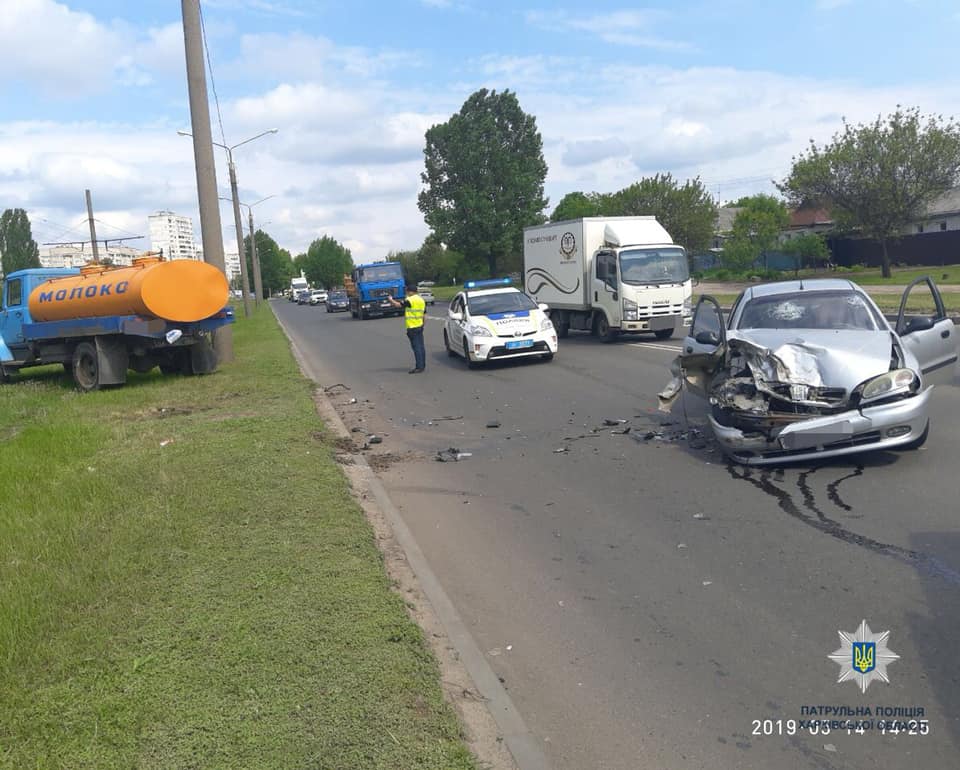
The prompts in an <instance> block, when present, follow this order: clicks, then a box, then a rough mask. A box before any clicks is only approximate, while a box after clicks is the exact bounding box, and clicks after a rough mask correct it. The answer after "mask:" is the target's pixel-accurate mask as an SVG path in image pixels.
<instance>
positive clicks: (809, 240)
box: [780, 233, 830, 272]
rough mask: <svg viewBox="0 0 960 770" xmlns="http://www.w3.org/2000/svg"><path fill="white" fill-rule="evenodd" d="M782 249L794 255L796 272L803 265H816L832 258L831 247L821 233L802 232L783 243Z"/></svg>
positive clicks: (785, 252)
mask: <svg viewBox="0 0 960 770" xmlns="http://www.w3.org/2000/svg"><path fill="white" fill-rule="evenodd" d="M780 250H781V251H782V252H783V253H784V254H788V255H790V256H791V257H793V269H794V272H798V271H799V270H800V268H801V267H816V266H817V265H818V264H819V263H821V262H825V261H827V260H829V259H830V249H829V247H828V246H827V242H826V240H825V239H824V237H823V236H822V235H820V233H802V234H801V235H798V236H797V237H796V238H791V239H790V240H788V241H786V242H785V243H784V244H782V245H781V246H780Z"/></svg>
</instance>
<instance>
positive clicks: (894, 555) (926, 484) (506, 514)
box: [273, 301, 960, 770]
mask: <svg viewBox="0 0 960 770" xmlns="http://www.w3.org/2000/svg"><path fill="white" fill-rule="evenodd" d="M273 307H274V309H275V310H276V312H277V314H278V315H279V316H280V318H281V319H282V320H283V321H284V323H285V324H286V325H287V327H288V328H289V329H290V331H291V334H292V335H293V336H294V338H295V340H296V342H297V344H298V346H299V347H300V348H301V349H302V350H303V352H304V353H305V354H306V355H307V356H308V357H310V359H311V362H312V364H313V365H315V366H316V368H317V371H320V372H322V373H323V374H322V384H323V385H325V386H329V385H333V384H336V383H343V384H344V385H346V386H349V388H350V391H349V392H345V391H344V390H343V389H342V388H334V389H332V390H331V396H332V398H333V400H334V403H335V404H337V405H338V408H339V410H340V411H341V414H342V415H343V416H344V420H345V422H346V424H347V425H348V426H354V427H358V428H362V429H363V430H364V431H373V432H376V433H378V434H380V435H382V436H383V437H384V438H383V444H380V445H376V446H374V447H372V448H371V450H370V453H371V454H376V455H379V457H374V458H372V460H371V461H372V462H373V463H374V464H375V467H379V468H381V469H382V471H381V477H382V479H383V481H384V483H385V485H386V487H387V489H388V491H389V492H390V495H391V497H392V499H393V500H394V502H395V503H396V504H397V505H398V507H399V508H400V510H401V512H402V514H403V517H404V520H405V521H406V523H407V524H408V526H409V527H410V528H411V529H412V531H413V533H414V535H415V537H416V539H417V541H418V543H419V544H420V546H421V548H422V549H423V551H424V553H425V555H426V557H427V559H428V561H429V562H430V564H431V566H432V568H433V570H434V571H435V572H436V574H437V575H438V577H439V578H440V580H441V582H442V584H443V586H444V588H445V589H446V591H447V593H448V594H449V596H450V597H451V599H452V600H453V601H454V603H455V605H456V606H457V609H458V610H459V612H460V614H461V616H462V617H463V618H464V620H465V621H467V622H468V623H469V625H470V627H471V629H472V632H473V634H474V637H475V639H476V640H477V642H478V644H479V645H480V646H481V649H483V650H485V651H487V655H488V659H489V662H490V664H491V665H492V666H493V668H494V670H495V671H496V672H497V674H498V675H499V676H500V677H501V678H502V680H503V681H504V683H505V685H506V687H507V688H508V690H509V693H510V694H511V696H512V697H513V699H514V702H515V703H516V705H517V707H518V708H519V710H520V712H521V714H522V715H523V717H524V719H525V721H526V723H527V725H528V726H529V727H530V728H531V730H532V731H533V732H534V733H535V734H536V735H537V736H538V737H539V738H540V739H542V740H543V742H544V746H545V747H546V751H547V753H548V755H549V757H550V759H551V760H552V762H553V763H554V764H555V766H556V767H557V768H571V769H573V768H576V769H577V770H581V769H583V768H624V769H627V768H630V769H631V770H632V769H634V768H669V769H672V768H711V769H713V770H723V769H725V768H821V769H826V768H863V767H870V768H876V769H877V770H882V769H885V768H891V770H892V769H893V768H897V769H899V768H905V767H916V768H921V767H922V768H956V767H958V766H960V656H958V652H960V644H958V641H957V640H958V639H960V504H958V499H957V498H958V483H957V478H956V476H957V470H956V469H957V459H958V457H960V388H957V387H956V384H958V383H960V380H957V379H955V380H954V385H952V386H945V387H942V388H940V389H938V391H937V392H936V393H935V396H934V399H933V423H932V431H931V436H930V439H929V441H928V443H927V445H926V447H924V448H923V449H922V450H919V451H915V452H910V453H879V454H874V455H864V456H862V457H860V458H859V459H854V460H847V461H835V462H825V463H822V464H820V465H816V466H809V465H808V466H799V467H798V466H792V467H787V468H784V469H780V470H752V471H747V470H744V469H743V468H740V467H738V466H730V465H728V464H726V463H725V462H724V461H723V460H722V459H721V457H720V455H719V452H718V451H717V450H716V449H715V447H714V446H712V442H710V441H709V440H706V439H705V438H703V437H701V436H699V435H697V434H696V433H689V432H687V431H686V430H685V428H688V427H693V428H698V427H700V428H703V427H704V423H703V411H702V408H698V407H697V405H696V404H694V403H693V402H691V401H690V400H688V401H687V402H686V408H685V409H684V408H681V407H675V409H674V414H672V415H663V414H660V413H658V412H657V411H656V393H657V391H658V390H659V389H660V388H661V387H662V386H663V385H664V384H665V383H666V381H667V380H668V379H669V373H668V365H669V362H670V361H671V360H672V358H673V356H674V355H675V352H676V351H675V350H673V348H677V349H679V344H680V343H679V340H671V341H668V342H666V343H659V342H658V343H653V342H649V343H647V342H644V341H642V340H643V338H638V339H636V340H635V341H634V342H633V343H631V342H628V341H621V342H618V343H616V344H613V345H603V344H601V343H600V342H599V341H597V340H595V339H592V338H590V337H587V336H571V337H570V338H569V339H567V340H563V341H562V342H561V346H560V351H559V353H558V354H557V357H556V358H555V360H554V361H553V362H550V363H540V362H509V363H505V364H501V365H498V366H495V367H492V368H489V369H485V370H478V371H470V370H468V369H467V368H466V366H465V365H464V363H463V362H462V361H461V360H459V359H448V358H447V356H446V354H445V352H444V351H443V347H442V343H441V337H440V334H441V324H440V322H439V321H434V320H432V319H430V320H428V322H427V323H428V331H427V347H428V355H427V372H426V373H425V374H422V375H408V374H407V373H406V372H407V369H408V368H410V366H411V365H412V355H411V353H410V349H409V346H408V344H407V341H406V338H405V336H404V332H403V322H402V320H401V319H382V320H372V321H365V322H361V321H356V320H353V319H351V318H350V315H349V314H337V315H329V314H326V313H325V312H324V311H323V310H322V309H318V308H311V307H306V306H304V307H298V306H295V305H293V304H291V303H289V302H286V301H276V302H274V304H273ZM442 312H444V309H443V306H442V305H439V304H438V305H437V306H436V307H435V308H433V309H431V315H437V316H439V315H440V314H441V313H442ZM350 398H357V399H358V402H357V404H355V405H351V404H349V403H348V401H349V399H350ZM684 412H686V415H684ZM447 418H456V419H447ZM605 419H610V420H621V419H622V420H627V423H624V424H622V425H619V426H616V427H614V426H604V425H603V422H604V420H605ZM685 419H686V420H688V422H687V423H685ZM492 420H495V421H499V422H500V427H499V428H487V427H485V426H486V425H487V423H488V422H489V421H492ZM626 426H631V431H630V433H629V434H625V435H614V434H613V431H615V430H620V429H622V428H623V427H626ZM597 429H598V430H597ZM357 435H358V436H359V435H361V434H357ZM448 447H455V448H457V449H459V450H460V451H461V452H462V453H471V455H472V456H470V457H466V458H463V459H462V460H461V461H460V462H456V463H440V462H436V461H435V460H434V456H435V454H436V452H437V450H442V449H445V448H448ZM561 448H566V451H564V452H561V453H558V452H556V450H558V449H561ZM863 619H866V621H867V623H868V624H869V625H870V627H871V628H872V630H873V631H874V632H879V631H886V630H889V631H890V637H889V640H888V646H889V648H890V649H891V650H892V651H894V652H895V653H897V654H898V655H899V656H900V658H899V660H896V661H894V662H893V663H892V664H891V665H890V667H889V669H888V673H889V676H890V683H889V684H885V683H883V682H874V683H873V684H871V685H870V687H869V689H868V690H867V692H866V693H861V692H860V690H859V688H857V687H856V686H855V684H854V683H852V682H844V683H838V682H837V677H838V674H839V672H840V669H839V668H838V666H837V665H836V664H835V663H834V662H832V661H830V660H829V659H828V658H827V656H828V655H829V654H830V653H832V652H834V651H835V650H836V649H837V648H838V647H839V646H840V639H839V636H838V631H840V630H844V631H848V632H854V631H856V630H857V627H858V626H859V624H860V622H861V620H863ZM810 706H815V707H820V706H825V707H839V706H849V707H850V708H851V709H855V708H857V707H869V708H870V709H871V712H873V711H874V709H875V708H876V707H877V706H884V707H890V708H896V707H902V708H915V707H921V708H923V709H924V710H925V718H926V719H927V720H929V733H928V734H926V735H909V734H906V733H903V732H901V733H900V734H898V735H892V734H889V733H888V734H881V733H880V732H879V731H878V730H877V729H873V730H869V731H867V732H866V733H864V734H862V735H858V734H856V733H852V734H848V732H847V730H833V731H831V733H830V734H829V735H823V734H816V733H815V732H814V728H812V727H810V726H800V725H796V724H794V725H793V727H794V728H795V732H794V734H788V733H790V732H792V731H793V730H792V728H791V721H795V722H799V721H800V720H810V719H823V718H833V719H837V718H838V717H837V716H832V717H824V716H813V717H811V716H809V715H806V714H802V712H801V710H802V708H803V707H810ZM873 718H874V719H876V718H878V717H876V716H873ZM900 719H905V717H900ZM755 720H761V723H760V730H759V732H760V733H761V734H756V733H757V730H756V729H755ZM762 720H770V722H769V723H768V724H767V725H763V723H762ZM764 727H766V728H767V730H768V731H769V732H772V733H773V734H769V735H763V734H762V733H763V731H764ZM781 733H782V734H781Z"/></svg>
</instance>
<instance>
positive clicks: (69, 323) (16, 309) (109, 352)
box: [0, 255, 233, 391]
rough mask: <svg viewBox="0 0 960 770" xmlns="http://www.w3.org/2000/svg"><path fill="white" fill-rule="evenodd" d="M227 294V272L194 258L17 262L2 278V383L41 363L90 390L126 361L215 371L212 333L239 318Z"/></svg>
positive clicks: (168, 369) (119, 377) (116, 379)
mask: <svg viewBox="0 0 960 770" xmlns="http://www.w3.org/2000/svg"><path fill="white" fill-rule="evenodd" d="M228 298H229V286H228V285H227V280H226V278H225V277H224V275H223V273H222V272H220V271H219V270H217V269H216V268H215V267H213V266H212V265H208V264H206V263H204V262H194V261H192V260H176V261H165V260H163V259H162V257H160V256H153V255H147V256H144V257H141V258H139V259H135V260H134V261H133V265H132V266H131V267H108V266H105V265H98V264H89V265H86V266H85V267H81V268H51V269H44V268H36V269H29V270H18V271H16V272H13V273H10V274H9V275H7V276H5V277H4V279H3V294H2V299H3V304H2V307H0V382H3V381H6V380H7V379H8V378H9V376H10V375H11V374H12V373H14V372H17V371H19V370H20V369H25V368H27V367H31V366H43V365H45V364H62V365H63V367H64V369H66V370H67V372H69V373H70V374H72V375H73V379H74V381H75V382H76V384H77V387H78V388H79V389H80V390H85V391H88V390H96V389H97V388H99V387H101V386H103V385H122V384H123V383H125V382H126V379H127V371H128V370H129V369H132V370H133V371H135V372H149V371H150V370H151V369H153V368H154V367H157V366H159V367H160V370H161V371H162V372H164V373H165V374H172V373H179V374H206V373H208V372H212V371H214V370H215V369H216V368H217V357H216V354H215V352H214V349H213V345H212V342H211V334H212V333H213V332H214V331H215V330H216V329H219V328H220V327H222V326H224V325H226V324H229V323H232V322H233V312H232V310H231V309H230V307H229V306H228V304H227V301H228Z"/></svg>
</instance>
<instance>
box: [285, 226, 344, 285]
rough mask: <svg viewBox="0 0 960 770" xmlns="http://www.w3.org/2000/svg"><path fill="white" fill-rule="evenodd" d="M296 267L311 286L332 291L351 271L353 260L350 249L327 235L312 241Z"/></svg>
mask: <svg viewBox="0 0 960 770" xmlns="http://www.w3.org/2000/svg"><path fill="white" fill-rule="evenodd" d="M297 259H298V260H299V259H301V258H300V257H298V258H297ZM297 267H298V269H302V270H303V272H304V275H305V276H306V278H307V280H308V281H309V282H310V283H311V285H313V286H322V287H323V288H325V289H332V288H333V287H335V286H341V285H342V284H343V276H344V275H348V274H349V273H350V271H351V270H353V259H352V257H351V256H350V249H348V248H346V247H344V246H343V245H342V244H341V243H340V242H339V241H337V240H336V239H334V238H331V237H330V236H329V235H324V236H323V237H322V238H316V239H314V241H313V242H312V243H311V244H310V246H309V247H308V248H307V253H306V254H304V255H303V256H302V261H300V263H299V264H298V265H297Z"/></svg>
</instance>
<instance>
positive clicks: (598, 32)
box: [525, 9, 693, 51]
mask: <svg viewBox="0 0 960 770" xmlns="http://www.w3.org/2000/svg"><path fill="white" fill-rule="evenodd" d="M525 18H526V21H527V23H528V24H531V25H533V26H535V27H540V28H542V29H548V30H566V31H579V32H589V33H590V34H591V35H594V36H595V37H598V38H600V40H602V41H604V42H605V43H610V44H612V45H625V46H634V47H638V48H651V49H655V50H661V51H690V50H692V49H693V46H692V45H690V44H689V43H687V42H684V41H680V40H671V39H669V38H665V37H662V36H659V35H656V34H654V27H655V26H656V25H657V23H658V22H660V21H663V20H665V19H667V18H669V15H668V14H667V13H665V12H664V11H659V10H653V9H640V10H630V11H613V12H611V13H598V14H594V15H592V16H573V15H571V14H569V13H567V12H566V11H528V12H527V13H526V14H525Z"/></svg>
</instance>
